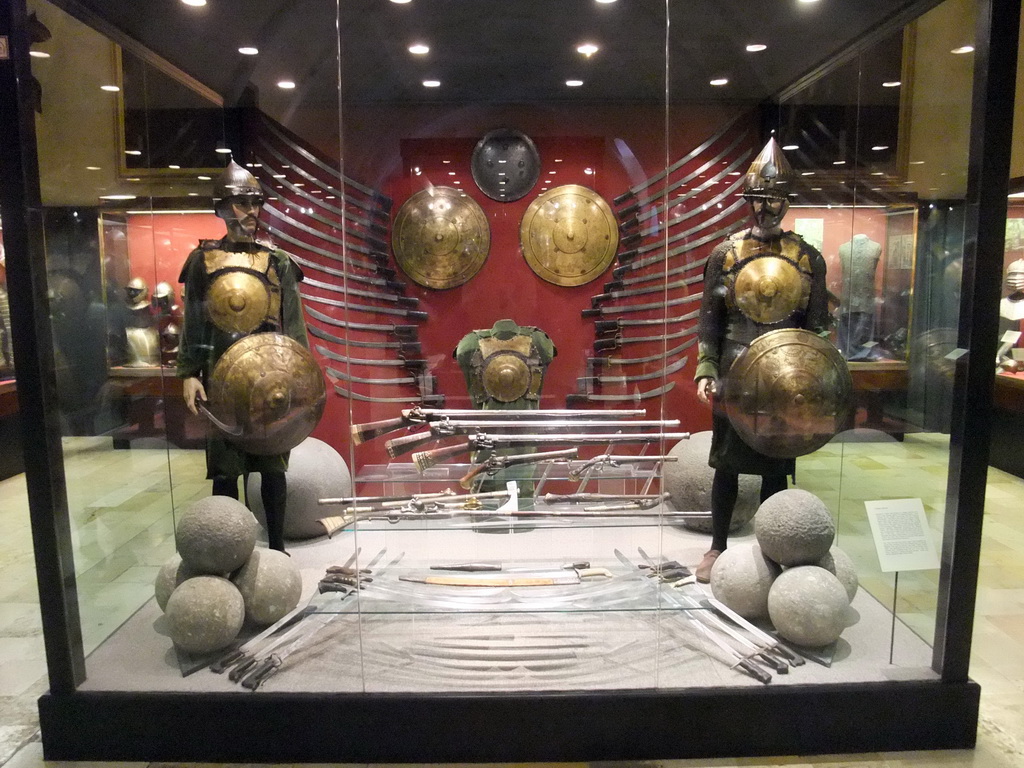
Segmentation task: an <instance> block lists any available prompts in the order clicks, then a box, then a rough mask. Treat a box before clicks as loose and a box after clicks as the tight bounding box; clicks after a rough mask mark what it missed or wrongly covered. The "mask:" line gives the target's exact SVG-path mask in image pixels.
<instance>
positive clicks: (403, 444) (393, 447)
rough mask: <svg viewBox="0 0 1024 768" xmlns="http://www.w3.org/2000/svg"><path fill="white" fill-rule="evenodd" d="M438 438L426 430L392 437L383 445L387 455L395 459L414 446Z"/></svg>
mask: <svg viewBox="0 0 1024 768" xmlns="http://www.w3.org/2000/svg"><path fill="white" fill-rule="evenodd" d="M438 439H440V438H438V436H437V435H435V434H434V433H433V432H430V431H429V430H428V431H426V432H417V433H416V434H414V435H404V436H402V437H396V438H393V439H391V440H388V441H387V443H385V444H384V447H385V448H387V451H388V456H390V457H391V458H392V459H397V458H398V457H399V456H401V455H402V454H403V453H408V452H409V451H411V450H413V449H414V448H419V447H420V446H421V445H426V444H427V443H432V442H434V441H435V440H438Z"/></svg>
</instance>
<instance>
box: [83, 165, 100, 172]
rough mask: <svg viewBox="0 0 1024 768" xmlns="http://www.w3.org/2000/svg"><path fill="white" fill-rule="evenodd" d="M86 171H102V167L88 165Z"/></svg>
mask: <svg viewBox="0 0 1024 768" xmlns="http://www.w3.org/2000/svg"><path fill="white" fill-rule="evenodd" d="M85 170H87V171H98V170H100V167H99V166H98V165H87V166H85Z"/></svg>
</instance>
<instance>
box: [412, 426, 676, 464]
mask: <svg viewBox="0 0 1024 768" xmlns="http://www.w3.org/2000/svg"><path fill="white" fill-rule="evenodd" d="M689 437H690V433H689V432H658V433H653V434H629V435H623V434H616V435H595V434H589V433H583V434H568V435H508V434H489V433H479V434H475V435H470V436H469V438H468V439H467V440H466V441H465V442H464V443H458V444H456V445H449V446H445V447H443V448H434V449H433V450H429V451H420V452H418V453H414V454H413V455H412V460H413V463H414V464H415V465H416V468H417V469H418V470H419V471H420V472H421V473H422V472H425V471H426V470H427V469H429V468H430V467H433V466H434V465H435V464H437V463H438V462H441V461H444V460H445V459H452V458H455V457H456V456H462V455H463V454H466V453H472V452H473V451H481V450H495V449H499V448H533V447H536V446H541V445H560V444H563V443H569V444H571V445H584V444H586V445H603V444H605V443H618V444H638V445H642V444H644V443H657V442H660V441H662V440H686V439H688V438H689Z"/></svg>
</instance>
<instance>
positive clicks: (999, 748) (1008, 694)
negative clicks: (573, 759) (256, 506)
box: [0, 435, 1024, 768]
mask: <svg viewBox="0 0 1024 768" xmlns="http://www.w3.org/2000/svg"><path fill="white" fill-rule="evenodd" d="M945 445H946V441H945V438H944V437H942V436H939V435H916V436H908V438H907V440H906V441H905V442H903V443H896V442H887V443H878V442H870V443H859V442H851V443H845V444H832V445H829V446H827V447H826V448H825V449H822V450H821V451H819V452H817V453H816V454H814V455H813V456H811V457H808V458H806V459H804V460H801V463H800V466H799V469H798V480H799V483H800V485H801V486H802V487H805V488H807V489H809V490H812V491H814V492H815V493H817V494H818V495H819V496H821V497H822V498H823V499H824V500H825V501H826V502H827V503H828V505H829V506H830V508H831V509H832V510H833V511H834V512H835V513H836V514H837V516H838V518H839V523H840V524H839V541H838V544H839V545H840V546H841V547H843V548H844V549H845V550H846V551H847V552H848V553H849V554H850V555H851V556H852V557H853V558H854V560H855V562H856V563H857V566H858V571H859V573H860V575H861V580H862V585H863V587H864V588H865V589H867V590H869V591H870V592H871V593H872V594H874V595H875V596H876V597H878V598H879V599H880V600H882V601H884V602H887V603H889V604H892V603H893V602H894V603H895V607H896V610H897V613H898V615H899V617H900V619H901V620H903V621H905V622H906V623H907V624H908V625H909V626H911V627H912V628H914V629H915V630H916V631H918V632H919V634H921V635H922V636H923V637H926V638H929V639H930V636H931V631H932V626H933V623H934V611H935V585H936V579H937V574H936V573H935V572H930V571H924V572H919V573H916V574H913V573H912V574H901V576H900V581H899V589H898V591H896V593H895V597H894V584H893V578H892V575H891V574H883V573H880V572H878V570H877V558H876V557H875V555H874V550H873V544H872V542H871V538H870V536H869V535H868V534H867V530H866V527H867V524H866V521H865V518H864V514H863V501H864V500H865V499H872V498H876V499H877V498H901V497H904V496H907V495H910V494H913V495H915V496H919V497H920V498H921V499H922V501H923V503H924V506H925V509H926V512H927V514H928V516H929V521H930V523H931V525H932V527H933V529H934V531H935V533H936V539H937V540H938V536H939V531H940V530H941V518H942V515H943V512H944V495H945V482H946V476H945V462H946V452H945ZM65 457H66V461H67V474H68V489H69V498H70V509H71V516H72V526H73V536H74V542H75V547H76V555H77V556H76V571H77V577H78V585H79V593H80V598H81V600H80V602H81V611H82V617H83V632H84V638H85V645H86V650H87V651H89V650H91V649H92V648H94V647H96V645H97V644H99V643H100V642H102V640H103V639H104V638H105V637H106V636H107V635H108V634H109V633H110V632H111V631H112V630H113V629H115V628H116V627H117V626H118V625H119V624H120V623H121V622H122V621H124V619H126V618H127V617H128V616H129V615H131V613H132V612H133V611H134V610H135V609H136V608H137V607H138V606H139V605H140V604H141V603H142V602H144V601H145V600H147V599H148V598H149V596H150V595H151V594H152V582H153V578H154V576H155V573H156V570H157V569H158V568H159V566H160V565H161V564H162V563H163V562H164V561H165V560H166V559H167V558H168V557H169V556H170V555H171V553H172V552H173V536H172V531H173V515H172V509H173V508H174V507H175V506H177V507H179V508H180V507H181V506H182V505H183V504H187V503H188V501H190V500H191V499H192V498H196V497H198V496H201V495H205V493H206V492H207V488H206V483H205V481H203V480H202V476H203V471H202V456H201V454H197V453H196V452H182V451H170V452H168V451H167V450H165V449H163V448H161V447H159V446H154V447H151V448H139V449H135V450H131V451H113V450H110V447H109V441H106V440H104V439H102V438H95V439H92V438H89V439H83V438H75V439H70V440H69V441H67V444H66V446H65ZM1022 500H1024V481H1022V480H1020V479H1018V478H1015V477H1012V476H1010V475H1007V474H1005V473H1002V472H999V471H997V470H991V471H990V474H989V484H988V495H987V501H986V514H985V539H984V545H983V552H982V563H981V572H980V586H979V591H978V603H977V617H976V623H975V633H974V648H973V655H972V667H971V673H972V677H973V678H974V679H975V680H977V681H978V682H979V683H980V684H981V686H982V704H981V707H982V708H981V722H980V725H979V731H978V747H977V748H976V749H975V750H972V751H951V752H927V753H887V754H869V755H844V756H815V757H799V758H794V757H779V758H771V759H763V758H762V759H738V760H737V759H729V758H724V759H718V760H697V761H693V760H686V761H669V760H666V761H661V762H660V763H658V764H663V765H671V766H679V767H680V768H683V767H686V766H723V767H724V766H775V765H791V766H807V767H808V768H826V767H828V768H839V766H862V767H864V768H872V767H875V768H897V767H899V768H902V767H903V766H916V767H917V768H927V767H930V766H978V767H979V768H1010V767H1011V766H1013V767H1014V768H1017V767H1019V766H1022V765H1024V518H1022V514H1024V504H1022V503H1021V501H1022ZM0 530H3V531H4V546H3V549H2V551H0V764H3V763H5V761H6V764H7V766H9V768H36V767H37V766H40V765H42V764H43V760H42V753H41V748H40V745H39V742H38V729H37V718H36V713H35V699H36V697H37V696H38V695H39V694H41V693H42V692H43V691H44V690H45V689H46V673H45V661H44V658H43V650H42V642H41V638H40V619H39V614H38V596H37V593H36V587H35V574H34V569H33V558H32V547H31V536H30V531H29V527H28V513H27V510H26V501H25V490H24V481H23V479H22V478H17V477H16V478H12V479H10V480H6V481H3V482H0ZM50 765H53V764H50ZM122 765H123V764H122ZM140 765H144V764H140ZM154 765H156V764H154ZM129 766H130V764H129Z"/></svg>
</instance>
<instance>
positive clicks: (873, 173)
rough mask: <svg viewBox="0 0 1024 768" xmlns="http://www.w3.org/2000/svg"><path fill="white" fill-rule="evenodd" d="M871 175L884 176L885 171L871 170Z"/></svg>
mask: <svg viewBox="0 0 1024 768" xmlns="http://www.w3.org/2000/svg"><path fill="white" fill-rule="evenodd" d="M871 175H872V176H885V171H872V172H871Z"/></svg>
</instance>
